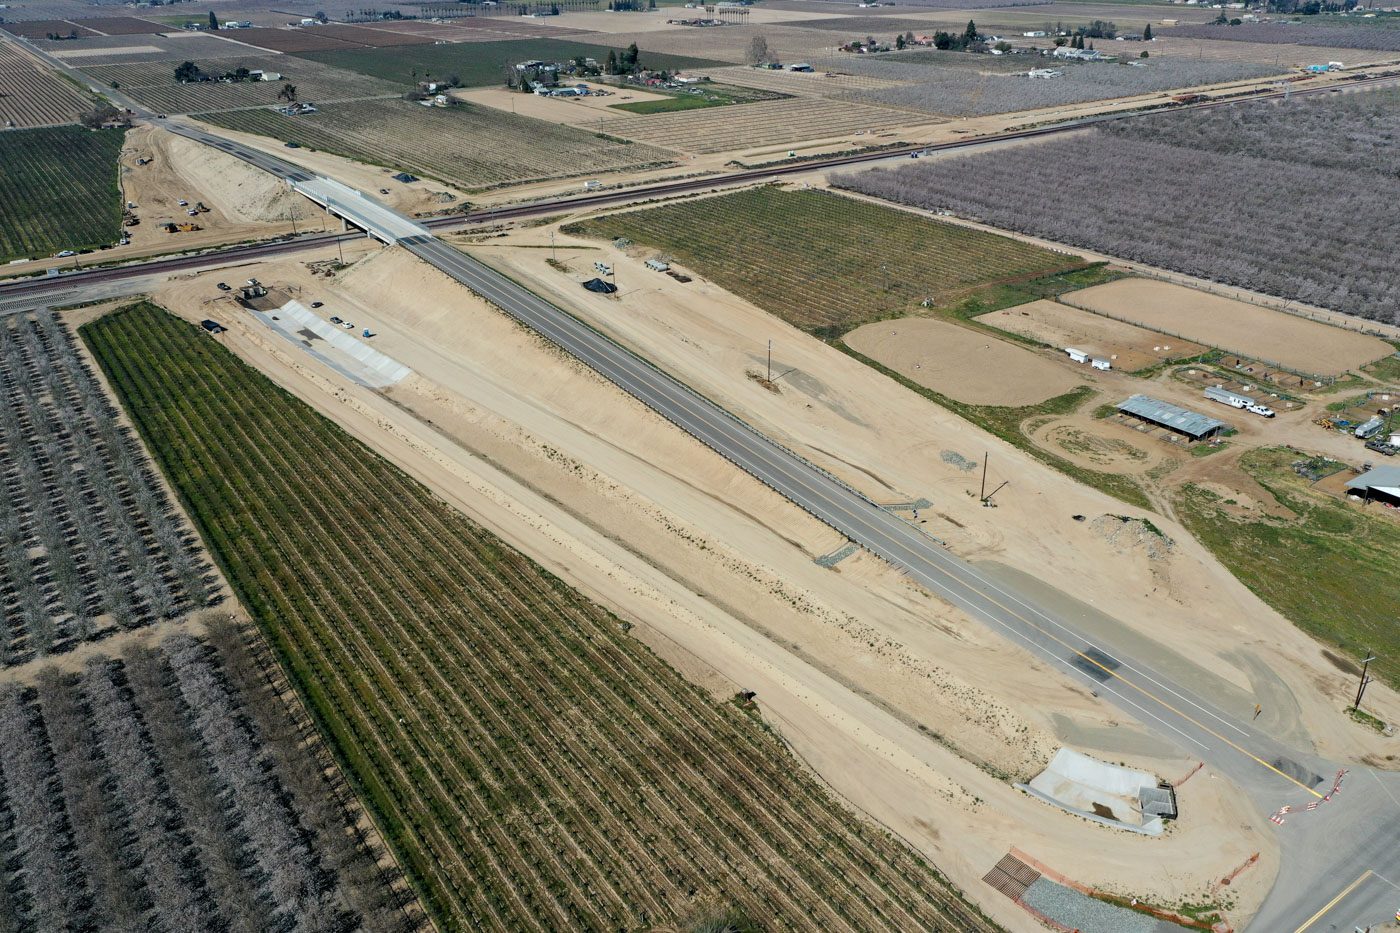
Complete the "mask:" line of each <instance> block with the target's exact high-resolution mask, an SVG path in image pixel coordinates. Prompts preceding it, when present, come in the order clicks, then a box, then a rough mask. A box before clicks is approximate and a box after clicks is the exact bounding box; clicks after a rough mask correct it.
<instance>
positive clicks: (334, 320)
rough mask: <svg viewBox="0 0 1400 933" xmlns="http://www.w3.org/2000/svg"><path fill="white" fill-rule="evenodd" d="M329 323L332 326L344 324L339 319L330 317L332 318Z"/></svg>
mask: <svg viewBox="0 0 1400 933" xmlns="http://www.w3.org/2000/svg"><path fill="white" fill-rule="evenodd" d="M331 323H332V324H344V323H345V322H344V321H342V320H341V319H340V318H338V317H332V318H331Z"/></svg>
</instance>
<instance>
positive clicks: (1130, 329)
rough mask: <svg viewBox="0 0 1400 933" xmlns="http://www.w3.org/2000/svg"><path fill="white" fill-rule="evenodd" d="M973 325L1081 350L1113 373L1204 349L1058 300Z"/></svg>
mask: <svg viewBox="0 0 1400 933" xmlns="http://www.w3.org/2000/svg"><path fill="white" fill-rule="evenodd" d="M977 321H978V322H979V323H981V324H986V325H987V326H988V327H995V328H997V329H998V330H1004V331H1008V332H1010V333H1013V334H1020V335H1021V336H1023V337H1030V338H1031V339H1032V340H1039V341H1041V342H1042V343H1047V344H1049V345H1050V346H1052V347H1059V348H1061V349H1063V348H1065V347H1074V348H1075V349H1078V350H1083V351H1084V352H1086V353H1088V354H1089V355H1090V356H1093V357H1099V358H1101V359H1107V360H1110V361H1111V362H1112V363H1113V368H1114V369H1121V370H1124V371H1126V372H1136V371H1137V370H1139V369H1145V368H1147V367H1148V366H1151V365H1153V364H1155V363H1160V362H1161V361H1162V360H1167V359H1182V358H1183V357H1188V356H1196V355H1198V354H1200V353H1204V352H1205V350H1206V348H1205V347H1203V346H1201V345H1200V344H1198V343H1192V342H1191V341H1189V340H1179V339H1177V338H1176V337H1167V336H1165V335H1163V334H1159V333H1157V332H1156V331H1151V330H1147V329H1146V328H1143V327H1138V326H1136V325H1134V324H1125V323H1124V322H1122V321H1115V320H1113V319H1112V318H1106V317H1103V316H1102V315H1098V314H1094V313H1093V312H1090V311H1082V310H1080V309H1079V308H1072V307H1069V306H1068V305H1062V304H1060V303H1059V302H1058V301H1049V300H1041V301H1032V302H1030V303H1028V304H1023V305H1017V306H1015V307H1012V308H1003V309H1002V310H1000V311H993V312H991V313H989V314H983V315H982V316H980V317H978V318H977ZM1084 365H1086V366H1087V365H1088V364H1087V363H1086V364H1084Z"/></svg>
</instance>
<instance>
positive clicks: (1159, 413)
mask: <svg viewBox="0 0 1400 933" xmlns="http://www.w3.org/2000/svg"><path fill="white" fill-rule="evenodd" d="M1116 407H1117V408H1118V410H1119V411H1122V412H1127V413H1128V414H1130V415H1134V416H1136V417H1138V418H1141V419H1143V420H1144V421H1150V422H1152V423H1153V424H1159V425H1161V426H1162V427H1164V428H1170V429H1171V430H1173V431H1178V432H1180V433H1182V434H1185V435H1186V436H1187V437H1190V438H1192V439H1195V440H1199V439H1200V438H1203V437H1210V436H1212V435H1213V434H1216V433H1217V432H1219V431H1220V430H1222V429H1223V428H1225V427H1226V424H1225V422H1223V421H1219V420H1217V419H1215V418H1212V417H1210V416H1209V415H1202V414H1199V413H1197V412H1194V411H1190V410H1189V409H1186V408H1182V407H1181V406H1179V405H1173V404H1171V403H1170V402H1164V401H1162V400H1161V399H1156V398H1153V397H1152V396H1150V395H1134V396H1132V397H1131V398H1129V399H1126V400H1125V401H1122V402H1119V403H1118V405H1117V406H1116Z"/></svg>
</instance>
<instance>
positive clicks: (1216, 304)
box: [1063, 279, 1395, 376]
mask: <svg viewBox="0 0 1400 933" xmlns="http://www.w3.org/2000/svg"><path fill="white" fill-rule="evenodd" d="M1063 300H1064V301H1065V302H1066V303H1068V304H1073V305H1075V306H1078V307H1081V308H1085V309H1087V310H1090V311H1096V312H1099V313H1101V314H1107V315H1111V316H1113V317H1115V318H1119V319H1122V320H1125V321H1130V322H1133V323H1135V324H1141V325H1143V326H1144V327H1150V328H1152V329H1153V330H1159V331H1161V332H1163V333H1165V334H1170V335H1179V336H1180V337H1182V338H1184V339H1188V340H1193V341H1195V342H1197V343H1202V344H1206V345H1207V346H1212V347H1219V348H1220V349H1222V350H1229V351H1230V352H1232V353H1238V354H1240V355H1241V356H1246V357H1249V358H1250V359H1255V360H1260V361H1262V362H1266V363H1272V364H1274V365H1277V366H1282V367H1285V368H1287V369H1293V370H1298V371H1300V372H1304V373H1310V374H1315V375H1320V376H1335V375H1338V374H1340V373H1343V372H1346V371H1347V370H1349V369H1355V368H1356V367H1358V366H1363V365H1365V364H1366V363H1370V362H1374V361H1375V360H1378V359H1380V358H1381V357H1383V356H1389V355H1390V354H1392V353H1394V352H1395V348H1394V347H1392V346H1391V345H1390V344H1388V343H1386V342H1385V341H1384V340H1380V339H1378V338H1376V337H1369V336H1367V335H1365V334H1358V333H1354V332H1352V331H1346V330H1342V329H1341V328H1337V327H1329V326H1327V325H1326V324H1319V323H1317V322H1315V321H1308V320H1304V319H1303V318H1299V317H1294V316H1292V315H1289V314H1286V313H1280V312H1277V311H1272V310H1269V309H1268V308H1261V307H1258V306H1256V305H1252V304H1247V303H1245V302H1243V301H1236V300H1235V299H1233V298H1224V297H1221V296H1219V295H1211V294H1207V293H1205V292H1198V291H1195V290H1194V289H1190V288H1186V287H1185V286H1182V285H1173V284H1171V283H1169V282H1156V281H1153V280H1151V279H1119V280H1117V281H1115V282H1108V283H1106V284H1104V285H1095V286H1093V287H1092V288H1086V289H1083V290H1081V291H1077V292H1073V293H1071V294H1069V295H1066V296H1064V299H1063Z"/></svg>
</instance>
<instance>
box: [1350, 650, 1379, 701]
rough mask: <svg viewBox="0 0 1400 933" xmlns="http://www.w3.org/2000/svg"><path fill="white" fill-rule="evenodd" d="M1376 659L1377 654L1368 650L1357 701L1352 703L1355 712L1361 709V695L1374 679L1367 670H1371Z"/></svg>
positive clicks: (1363, 664)
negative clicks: (1367, 674)
mask: <svg viewBox="0 0 1400 933" xmlns="http://www.w3.org/2000/svg"><path fill="white" fill-rule="evenodd" d="M1375 659H1376V656H1375V655H1374V654H1369V652H1368V655H1367V657H1366V659H1365V660H1364V661H1362V662H1361V683H1360V684H1358V685H1357V687H1356V702H1355V703H1354V704H1352V707H1351V708H1352V710H1353V712H1355V711H1359V710H1360V709H1361V697H1362V695H1363V694H1365V693H1366V685H1367V684H1369V683H1370V682H1371V681H1372V680H1373V679H1374V678H1371V677H1367V676H1366V672H1367V671H1368V670H1370V668H1371V662H1372V661H1374V660H1375Z"/></svg>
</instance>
